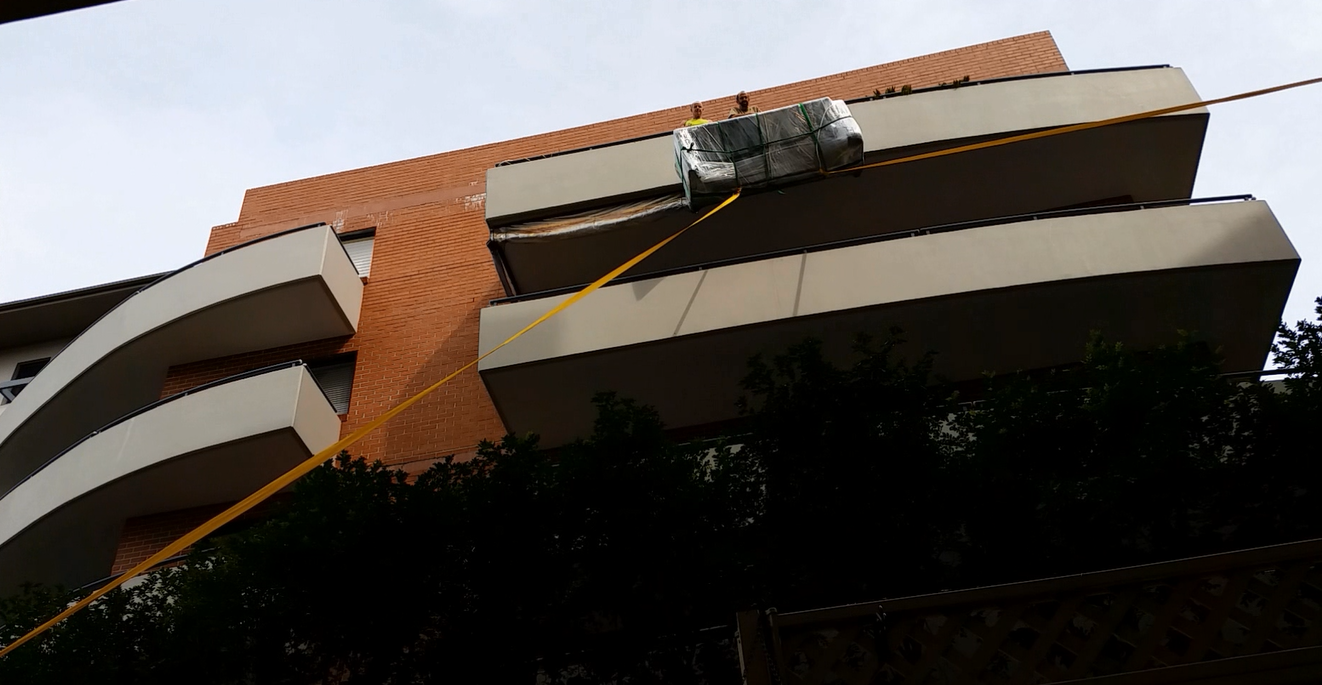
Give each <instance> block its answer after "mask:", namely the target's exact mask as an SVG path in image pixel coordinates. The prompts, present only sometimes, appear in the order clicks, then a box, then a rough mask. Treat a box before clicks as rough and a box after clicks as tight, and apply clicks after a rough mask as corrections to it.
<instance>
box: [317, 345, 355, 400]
mask: <svg viewBox="0 0 1322 685" xmlns="http://www.w3.org/2000/svg"><path fill="white" fill-rule="evenodd" d="M357 363H358V358H357V355H356V354H355V353H352V352H350V353H349V354H341V355H336V356H334V357H330V358H329V359H320V360H317V361H314V362H309V363H308V372H309V373H311V374H312V378H313V379H314V380H316V381H317V385H319V386H321V391H322V392H323V393H325V394H326V399H327V400H329V401H330V403H331V407H334V409H335V413H336V414H341V415H343V414H348V413H349V398H350V396H351V395H352V394H353V372H354V367H355V366H356V365H357Z"/></svg>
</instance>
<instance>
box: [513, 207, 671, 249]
mask: <svg viewBox="0 0 1322 685" xmlns="http://www.w3.org/2000/svg"><path fill="white" fill-rule="evenodd" d="M687 209H688V202H687V201H685V199H684V196H683V195H666V196H663V197H656V198H651V199H647V200H640V201H638V202H630V203H627V204H622V205H612V206H610V207H604V208H601V209H594V210H590V211H586V212H579V213H577V214H570V215H567V216H558V217H555V218H552V219H543V220H541V221H529V222H526V223H522V224H514V225H512V226H505V227H502V228H496V229H493V230H492V231H491V240H492V241H493V242H497V243H500V242H509V241H524V242H538V241H547V240H559V239H563V238H577V237H580V236H585V235H590V234H593V233H599V232H601V231H610V230H615V229H620V228H627V227H630V226H633V225H638V224H643V223H649V222H650V221H652V220H654V219H656V218H659V217H661V216H663V215H666V214H669V213H671V212H680V211H685V210H687Z"/></svg>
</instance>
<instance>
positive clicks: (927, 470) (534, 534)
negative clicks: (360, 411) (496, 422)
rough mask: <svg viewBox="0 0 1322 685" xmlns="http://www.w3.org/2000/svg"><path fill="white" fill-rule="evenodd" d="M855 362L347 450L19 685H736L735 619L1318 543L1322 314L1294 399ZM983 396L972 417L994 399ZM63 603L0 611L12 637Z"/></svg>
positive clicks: (867, 351)
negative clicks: (398, 450)
mask: <svg viewBox="0 0 1322 685" xmlns="http://www.w3.org/2000/svg"><path fill="white" fill-rule="evenodd" d="M902 349H903V348H902V343H901V342H900V341H899V340H898V339H890V340H885V341H866V340H864V341H861V342H860V344H859V345H858V347H857V348H856V350H855V352H856V354H855V355H854V357H853V358H852V360H851V361H850V362H849V363H848V364H846V365H843V366H842V365H839V364H838V363H830V362H829V361H828V360H827V359H826V357H825V356H824V354H823V351H822V348H821V346H820V345H818V344H816V343H813V342H811V341H809V342H806V343H803V344H801V345H797V346H794V347H793V348H791V349H790V350H788V351H787V352H786V353H785V354H783V355H780V356H778V357H775V358H773V359H770V360H761V359H757V360H754V361H753V362H752V364H751V367H750V373H749V375H748V378H747V380H746V381H745V385H744V387H745V390H746V391H747V393H748V397H747V400H746V401H745V402H744V404H743V407H744V414H745V415H744V419H743V422H742V423H741V424H740V425H739V426H738V427H737V428H735V429H734V430H732V431H731V433H730V434H729V435H727V436H725V437H723V438H719V439H715V440H711V441H707V442H699V443H687V444H677V443H675V442H673V441H672V440H670V439H668V438H667V434H666V432H665V430H664V427H663V426H662V424H661V421H660V420H659V418H658V416H657V414H656V412H654V411H653V410H651V409H650V408H647V407H644V406H639V405H637V404H635V403H633V402H630V401H628V400H626V399H621V398H617V397H615V396H612V395H604V396H602V397H600V398H598V400H597V408H598V412H599V417H598V420H597V423H596V426H595V430H594V432H593V434H592V435H591V436H589V437H588V438H586V439H584V440H581V441H579V442H576V443H573V444H571V445H569V446H566V447H564V448H561V449H558V450H555V451H553V452H551V453H547V452H544V451H541V450H539V449H538V447H537V443H536V439H535V437H513V436H509V437H506V438H505V439H503V440H502V441H501V442H499V443H483V444H482V445H480V447H479V449H478V453H477V456H476V457H475V458H474V459H471V460H468V461H463V462H458V461H454V460H452V459H447V460H444V461H442V462H441V463H438V464H437V465H436V466H434V467H433V468H432V469H430V470H429V471H427V472H425V473H423V474H421V475H420V476H418V477H417V478H415V479H412V480H410V479H408V478H406V477H405V476H404V474H402V473H400V472H396V471H393V470H391V469H389V468H386V467H384V466H382V465H380V464H368V463H366V462H363V461H362V460H354V459H351V458H349V457H348V456H347V455H342V456H341V458H340V459H339V460H338V462H337V464H336V465H335V466H334V467H332V466H325V467H322V468H320V469H317V470H316V471H314V472H313V473H312V474H310V475H309V476H308V477H306V478H305V479H303V480H302V481H301V482H300V483H299V485H298V487H297V489H296V491H295V494H294V496H293V497H292V499H291V500H290V501H289V502H287V503H286V504H284V505H282V507H281V508H279V509H277V511H276V513H275V514H274V515H272V516H271V517H269V518H268V519H266V520H264V521H262V522H260V523H257V524H255V525H253V526H251V527H249V528H247V529H245V530H242V531H239V532H235V533H232V534H229V535H225V536H222V537H220V538H219V539H216V540H214V541H211V542H209V543H208V544H207V545H200V547H203V548H205V551H199V552H197V553H195V554H193V555H192V556H191V557H190V558H189V559H188V562H187V564H185V565H184V566H182V567H177V568H175V569H171V570H166V571H162V572H158V573H155V574H152V575H151V576H149V577H147V579H146V580H145V581H144V582H142V583H140V584H139V585H136V586H134V587H132V588H130V589H127V590H122V591H116V592H114V593H111V594H110V595H107V596H106V597H105V598H103V599H102V600H100V601H99V602H97V603H96V604H94V605H93V606H92V607H89V608H88V609H87V610H85V611H83V612H82V613H80V614H77V615H76V616H74V617H73V618H72V619H70V620H68V621H65V622H64V623H62V624H60V625H59V626H57V627H56V628H54V629H53V630H51V631H49V632H48V633H46V634H45V635H44V636H43V637H42V638H40V639H38V640H36V641H34V642H33V643H31V644H28V645H26V646H24V647H23V648H22V649H20V650H18V651H16V652H15V653H14V654H13V655H11V656H9V657H7V658H6V659H4V660H3V661H0V683H8V682H23V683H80V682H97V683H107V682H109V683H116V682H125V683H128V682H133V683H154V682H162V683H165V682H170V683H173V682H180V681H186V682H199V683H226V684H229V683H332V682H334V683H417V682H451V681H453V682H473V681H482V682H533V681H534V679H533V674H534V673H535V672H537V671H540V672H541V673H542V674H543V675H544V676H546V677H547V678H548V679H549V680H550V681H551V682H563V683H612V682H617V683H623V682H630V683H649V682H656V683H660V682H666V683H717V682H737V678H738V676H737V672H736V669H737V666H736V662H735V661H734V660H733V652H732V646H731V645H730V644H729V640H728V637H729V633H730V631H729V630H728V629H723V630H719V631H713V632H712V633H709V634H703V635H696V634H695V633H694V631H695V629H699V628H704V627H709V626H718V625H722V624H728V623H729V621H730V619H731V618H732V616H733V613H734V612H735V611H738V610H741V609H745V608H749V607H753V606H759V607H769V606H776V607H777V608H779V609H781V610H792V609H802V608H811V607H817V606H822V605H827V604H833V603H840V602H854V601H868V600H875V599H881V598H884V597H895V596H902V595H906V594H913V593H922V592H933V591H940V590H943V589H950V588H957V587H970V586H976V585H983V584H989V583H996V582H1004V581H1013V580H1023V579H1030V578H1039V577H1044V576H1050V575H1055V574H1060V573H1072V572H1083V571H1090V570H1098V569H1103V568H1112V567H1116V566H1122V565H1126V564H1131V563H1142V562H1147V561H1157V560H1162V559H1171V558H1178V557H1182V556H1188V555H1192V554H1200V553H1210V552H1217V551H1225V550H1231V549H1241V548H1245V547H1251V546H1257V545H1262V544H1268V543H1274V542H1285V541H1291V540H1298V539H1303V538H1310V537H1319V536H1322V470H1319V469H1320V468H1322V467H1319V464H1318V449H1317V439H1316V428H1315V426H1316V424H1317V423H1318V421H1319V419H1322V300H1319V302H1318V320H1317V322H1299V324H1298V325H1296V326H1295V327H1293V328H1290V327H1282V330H1281V333H1280V336H1279V339H1278V344H1277V345H1276V347H1275V361H1276V363H1277V364H1278V365H1280V366H1288V367H1290V368H1293V369H1295V371H1294V373H1292V374H1291V376H1290V377H1289V378H1288V379H1287V380H1286V381H1284V382H1283V383H1282V384H1280V385H1279V387H1278V386H1274V385H1264V384H1260V383H1256V382H1247V383H1246V382H1241V381H1240V380H1236V379H1226V378H1223V377H1222V376H1220V375H1219V370H1218V364H1217V357H1216V354H1215V351H1214V350H1209V349H1207V348H1206V347H1204V346H1201V345H1199V344H1196V343H1194V342H1191V341H1188V340H1186V341H1183V342H1180V343H1178V344H1176V345H1172V346H1170V347H1166V348H1161V349H1157V350H1152V351H1148V352H1142V353H1140V352H1135V351H1132V350H1129V349H1127V348H1126V347H1124V346H1123V345H1118V344H1115V343H1108V342H1105V341H1104V340H1102V339H1101V338H1098V339H1095V340H1094V341H1093V342H1092V343H1090V344H1089V345H1088V347H1087V349H1086V350H1085V354H1084V356H1083V359H1082V360H1081V361H1080V363H1079V364H1077V365H1075V366H1072V367H1070V368H1067V369H1059V370H1056V371H1053V372H1048V373H1035V374H1034V373H1009V374H1002V375H996V376H990V377H989V378H988V380H987V382H986V384H985V387H983V388H981V389H978V390H977V391H976V392H974V393H973V395H976V398H975V397H972V396H970V394H969V393H968V392H965V393H963V394H961V393H959V392H956V390H955V388H954V387H953V386H951V385H949V384H945V383H942V382H940V381H939V380H938V379H935V378H933V375H932V371H931V370H932V367H933V357H931V356H926V357H920V358H918V360H917V361H915V362H911V363H906V362H904V361H902V359H903V357H902V356H901V354H900V352H901V350H902ZM975 399H976V401H973V400H975ZM69 597H70V596H69V595H68V594H66V593H64V592H62V591H60V590H58V589H52V588H28V589H27V590H26V591H25V592H24V593H22V594H20V595H17V596H15V597H11V598H9V599H5V600H0V623H3V630H0V640H3V641H5V642H8V641H11V640H13V639H16V638H17V637H18V636H20V635H22V634H23V633H24V632H26V630H28V629H29V628H30V627H31V626H33V625H36V624H37V623H39V622H40V621H41V620H43V619H44V618H45V617H47V616H50V615H52V614H54V613H56V612H57V611H58V610H59V609H60V608H61V607H63V606H65V604H66V603H67V602H68V601H69Z"/></svg>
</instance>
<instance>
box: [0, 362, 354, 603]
mask: <svg viewBox="0 0 1322 685" xmlns="http://www.w3.org/2000/svg"><path fill="white" fill-rule="evenodd" d="M340 425H341V424H340V420H339V418H338V417H337V416H336V414H335V410H334V409H332V408H331V405H330V403H329V402H328V401H327V400H326V398H325V396H324V395H323V394H322V392H321V389H320V388H319V387H318V386H317V384H316V381H314V380H313V378H312V376H311V374H309V373H308V372H307V370H306V369H305V367H304V366H302V365H301V364H298V365H283V366H282V367H280V368H278V369H275V370H269V371H266V372H261V373H254V374H244V375H243V376H242V377H239V378H237V379H233V380H228V381H221V382H219V383H217V384H215V385H213V386H210V387H206V388H204V389H201V390H199V391H195V392H190V393H189V394H186V395H180V396H176V397H174V398H168V399H167V400H164V401H162V402H160V403H159V404H156V405H154V406H151V407H150V408H148V409H146V410H145V411H142V412H141V413H138V414H136V415H134V416H132V417H131V418H127V419H126V420H124V421H121V422H119V423H116V424H114V425H112V426H110V427H108V428H106V429H105V430H103V431H101V432H99V433H96V434H94V435H91V436H89V437H87V438H86V439H84V440H82V441H81V442H79V443H77V444H76V445H74V446H73V447H72V448H71V449H69V450H68V451H66V452H65V453H64V454H62V455H60V457H59V458H58V459H55V460H53V461H51V462H50V463H49V464H48V465H46V466H45V468H41V469H40V470H38V471H37V472H35V473H33V474H31V476H30V477H29V478H27V479H26V480H24V481H22V482H21V483H20V484H19V485H18V486H17V487H15V488H14V489H13V490H12V491H11V492H9V493H8V494H7V495H5V496H4V497H3V498H0V593H7V592H10V591H12V590H13V589H14V588H15V587H17V585H18V584H19V583H23V582H42V583H61V584H64V585H65V586H69V587H77V586H79V585H81V584H84V583H87V582H90V581H93V580H96V579H98V578H102V577H104V576H105V575H106V574H107V573H108V572H109V570H110V565H111V561H112V560H113V559H114V556H115V549H116V545H117V543H118V540H119V535H120V531H121V528H122V526H123V523H124V521H125V520H126V519H128V518H131V517H135V516H143V515H147V514H154V513H161V512H168V511H175V510H179V509H187V508H192V507H199V506H204V505H210V504H218V503H223V502H231V501H236V500H239V499H242V498H243V497H246V496H247V495H249V494H251V493H252V492H254V491H255V490H257V489H258V488H260V487H261V486H262V485H264V484H266V483H267V482H269V481H270V480H271V479H273V478H275V477H276V476H277V475H279V474H280V473H283V472H284V471H286V470H288V469H289V468H291V467H292V466H293V465H295V464H297V463H298V462H300V461H302V460H304V459H306V458H307V457H308V456H310V455H312V454H314V453H315V452H317V451H320V450H322V449H324V448H326V447H327V446H329V445H331V444H332V443H334V442H335V440H337V439H338V438H339V431H340Z"/></svg>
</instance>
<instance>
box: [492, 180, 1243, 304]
mask: <svg viewBox="0 0 1322 685" xmlns="http://www.w3.org/2000/svg"><path fill="white" fill-rule="evenodd" d="M1253 199H1255V198H1254V197H1253V196H1252V195H1219V196H1216V197H1204V198H1190V199H1179V200H1160V201H1156V202H1126V203H1123V204H1114V205H1100V206H1096V207H1079V208H1075V209H1056V210H1051V211H1046V212H1032V213H1028V214H1011V215H1008V216H999V217H991V218H987V219H975V220H972V221H958V222H955V223H949V224H939V225H936V226H927V227H924V228H913V229H909V230H907V231H895V232H893V233H882V234H880V235H870V236H863V237H859V238H848V239H845V240H835V241H831V242H826V243H817V244H814V245H809V246H806V247H794V248H788V249H784V250H772V251H769V252H759V253H756V254H750V255H746V256H742V257H731V258H729V259H718V260H713V261H708V262H702V263H699V264H691V265H687V266H679V267H674V268H671V269H662V270H659V271H649V272H646V273H639V274H636V275H632V276H621V277H619V278H617V279H615V280H613V281H611V282H610V285H621V284H624V283H633V282H636V281H643V280H649V279H653V278H664V277H666V276H674V275H677V274H683V273H689V272H692V271H705V270H707V269H715V268H719V267H723V266H732V265H735V264H745V263H747V262H758V261H762V260H764V259H775V258H777V257H788V256H791V255H797V254H807V253H811V252H823V251H826V250H837V249H841V248H845V247H854V246H858V245H868V244H872V243H881V242H886V241H889V240H901V239H904V238H914V237H918V236H924V235H932V234H936V233H953V232H955V231H965V230H968V229H971V228H984V227H986V226H998V225H1002V224H1013V223H1019V222H1022V221H1035V220H1039V219H1059V218H1064V217H1072V216H1086V215H1092V214H1110V213H1114V212H1131V211H1138V210H1142V209H1159V208H1162V207H1182V206H1185V205H1195V204H1210V203H1215V202H1246V201H1250V200H1253ZM586 285H587V284H586V283H583V284H579V285H572V286H565V287H562V288H553V289H551V290H541V291H537V292H532V293H524V294H520V295H511V296H509V297H501V298H497V299H494V300H491V301H490V303H489V304H491V305H501V304H510V303H513V302H523V301H526V300H538V299H542V298H546V297H555V296H556V295H567V294H570V293H575V292H578V291H579V290H582V289H583V288H584V287H585V286H586Z"/></svg>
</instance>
